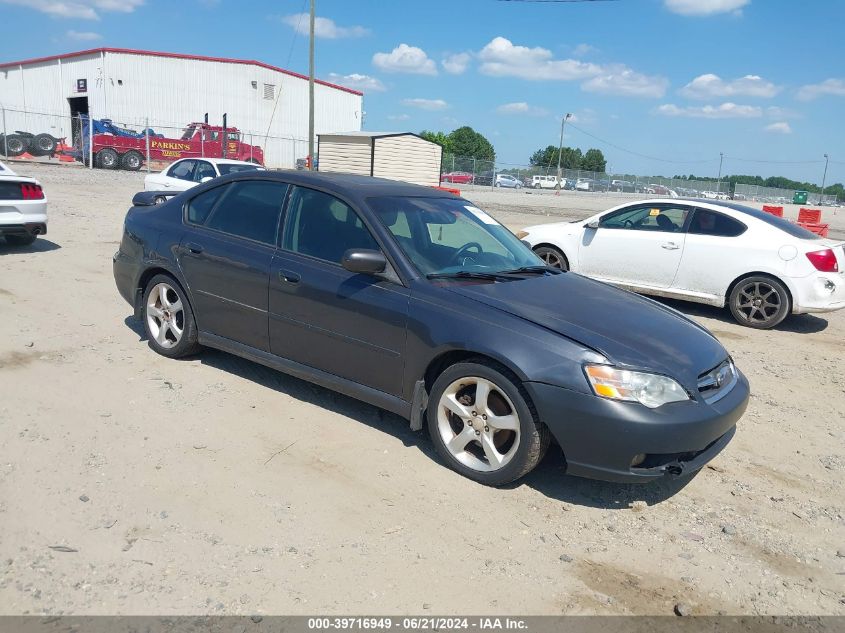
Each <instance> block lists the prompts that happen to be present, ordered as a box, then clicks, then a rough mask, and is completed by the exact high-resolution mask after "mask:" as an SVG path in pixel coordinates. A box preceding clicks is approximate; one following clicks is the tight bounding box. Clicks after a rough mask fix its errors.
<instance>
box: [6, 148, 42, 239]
mask: <svg viewBox="0 0 845 633" xmlns="http://www.w3.org/2000/svg"><path fill="white" fill-rule="evenodd" d="M46 232H47V198H46V196H45V195H44V190H43V189H42V188H41V183H39V182H38V181H37V180H36V179H35V178H28V177H26V176H18V175H17V174H16V173H15V172H14V171H12V170H11V169H9V167H7V166H6V165H4V164H3V163H0V236H3V237H4V238H6V243H7V244H8V245H9V246H27V245H29V244H32V243H33V242H34V241H35V238H36V237H37V236H39V235H44V234H45V233H46Z"/></svg>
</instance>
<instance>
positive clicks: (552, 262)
mask: <svg viewBox="0 0 845 633" xmlns="http://www.w3.org/2000/svg"><path fill="white" fill-rule="evenodd" d="M534 254H535V255H537V257H539V258H540V259H542V260H543V261H544V262H546V266H549V267H551V268H559V269H560V270H569V260H568V259H566V255H564V254H563V252H562V251H560V250H558V249H557V248H555V247H554V246H538V247H537V248H535V249H534Z"/></svg>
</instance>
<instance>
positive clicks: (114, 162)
mask: <svg viewBox="0 0 845 633" xmlns="http://www.w3.org/2000/svg"><path fill="white" fill-rule="evenodd" d="M119 162H120V158H119V157H118V155H117V152H116V151H114V150H113V149H112V148H111V147H107V148H105V149H101V150H100V151H99V152H97V153H96V154H94V167H99V168H100V169H117V166H118V164H119Z"/></svg>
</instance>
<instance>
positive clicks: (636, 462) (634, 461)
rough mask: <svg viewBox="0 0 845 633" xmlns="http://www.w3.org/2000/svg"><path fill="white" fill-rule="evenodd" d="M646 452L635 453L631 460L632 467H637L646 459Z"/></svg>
mask: <svg viewBox="0 0 845 633" xmlns="http://www.w3.org/2000/svg"><path fill="white" fill-rule="evenodd" d="M645 458H646V454H645V453H637V454H636V455H634V459H632V460H631V468H636V467H637V466H639V465H640V464H642V463H643V462H644V461H645Z"/></svg>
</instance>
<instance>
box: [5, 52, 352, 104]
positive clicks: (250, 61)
mask: <svg viewBox="0 0 845 633" xmlns="http://www.w3.org/2000/svg"><path fill="white" fill-rule="evenodd" d="M99 53H123V54H124V55H151V56H153V57H172V58H175V59H196V60H199V61H202V62H220V63H224V64H249V65H252V66H259V67H261V68H267V69H268V70H275V71H276V72H280V73H284V74H286V75H290V76H291V77H298V78H299V79H305V80H307V79H308V76H307V75H301V74H299V73H295V72H293V71H292V70H285V69H284V68H279V67H278V66H271V65H270V64H265V63H264V62H259V61H255V60H254V59H230V58H228V57H206V56H205V55H183V54H182V53H162V52H160V51H139V50H134V49H131V48H92V49H89V50H87V51H76V52H75V53H65V54H64V55H50V56H48V57H35V58H33V59H23V60H21V61H17V62H0V68H8V67H10V66H27V65H29V64H38V63H42V62H52V61H55V60H57V59H67V58H69V57H82V56H83V55H92V54H99ZM314 82H315V83H318V84H320V85H323V86H328V87H329V88H335V89H337V90H343V91H344V92H350V93H352V94H354V95H363V94H364V93H363V92H360V91H359V90H353V89H352V88H347V87H346V86H339V85H337V84H333V83H329V82H328V81H322V80H320V79H315V80H314Z"/></svg>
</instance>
